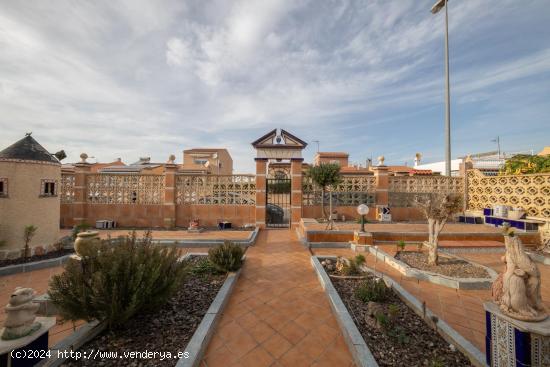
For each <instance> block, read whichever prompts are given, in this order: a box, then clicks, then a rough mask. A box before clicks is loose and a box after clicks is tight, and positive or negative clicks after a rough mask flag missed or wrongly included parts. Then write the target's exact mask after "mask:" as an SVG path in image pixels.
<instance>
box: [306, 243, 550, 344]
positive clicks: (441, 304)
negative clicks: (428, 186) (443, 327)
mask: <svg viewBox="0 0 550 367" xmlns="http://www.w3.org/2000/svg"><path fill="white" fill-rule="evenodd" d="M379 247H380V248H382V249H383V250H384V251H386V252H388V253H390V254H394V253H395V246H393V245H383V246H379ZM415 248H416V246H410V248H409V247H407V250H414V249H415ZM313 252H314V253H315V254H316V255H334V256H346V257H351V256H355V255H356V254H357V253H355V252H353V251H351V250H350V249H313ZM460 256H462V257H466V258H469V259H472V260H474V261H476V262H479V263H481V264H483V265H486V266H489V267H491V268H493V269H495V270H497V271H500V270H501V267H502V264H501V263H500V257H501V256H502V254H500V253H496V254H495V253H487V254H460ZM366 258H367V266H369V267H370V268H374V269H376V270H377V271H379V272H382V273H384V274H386V275H388V276H390V277H391V278H392V279H393V280H395V281H397V282H399V284H401V285H402V286H403V287H404V288H405V289H406V290H407V291H408V292H410V293H411V294H412V295H413V296H415V297H416V298H418V299H419V300H420V301H425V302H426V306H427V307H428V308H429V309H431V310H432V311H433V312H434V313H435V314H436V315H437V316H438V317H439V318H440V319H443V320H445V321H446V322H447V323H448V324H449V325H450V326H451V327H453V328H454V329H455V330H456V331H457V332H459V333H460V334H461V335H462V336H464V337H465V338H466V339H468V340H469V341H470V342H471V343H472V344H474V345H475V346H476V347H477V348H478V349H479V350H480V351H482V352H483V353H485V311H484V309H483V302H486V301H488V300H491V291H490V290H455V289H451V288H447V287H443V286H439V285H436V284H432V283H430V282H426V281H419V280H417V279H414V278H408V277H405V276H403V275H402V274H401V273H399V272H398V271H396V270H395V269H393V268H391V267H389V266H386V265H385V264H383V263H381V262H379V261H376V258H375V257H374V256H372V255H370V254H369V255H367V256H366ZM538 265H539V269H540V270H541V278H542V299H543V301H544V302H545V304H546V305H547V307H550V267H548V266H545V265H542V264H538Z"/></svg>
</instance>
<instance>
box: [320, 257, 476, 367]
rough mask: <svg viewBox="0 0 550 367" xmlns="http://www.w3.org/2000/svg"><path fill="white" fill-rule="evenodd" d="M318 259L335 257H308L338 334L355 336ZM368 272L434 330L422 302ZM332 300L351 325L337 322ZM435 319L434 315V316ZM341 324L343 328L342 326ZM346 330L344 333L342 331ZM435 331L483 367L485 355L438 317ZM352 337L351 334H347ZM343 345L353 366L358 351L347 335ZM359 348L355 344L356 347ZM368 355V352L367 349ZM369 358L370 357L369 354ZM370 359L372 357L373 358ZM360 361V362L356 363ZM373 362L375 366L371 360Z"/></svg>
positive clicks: (391, 283)
mask: <svg viewBox="0 0 550 367" xmlns="http://www.w3.org/2000/svg"><path fill="white" fill-rule="evenodd" d="M319 258H323V259H327V258H330V259H335V258H336V256H312V257H311V263H312V265H313V267H314V269H315V271H316V272H317V276H318V278H319V280H320V282H321V285H322V286H323V288H324V289H325V293H326V294H327V297H329V300H330V303H331V306H332V308H333V309H334V312H335V314H336V318H337V319H338V323H339V324H340V326H341V327H342V331H343V332H344V335H345V336H346V333H348V332H349V331H348V330H347V327H348V326H350V330H351V332H352V333H353V332H357V333H359V330H358V329H357V326H356V325H355V323H353V320H352V319H351V316H350V315H349V313H348V312H347V309H345V305H344V304H343V302H342V299H341V298H340V296H339V295H338V293H337V292H336V290H335V289H334V286H333V285H332V283H331V282H330V278H329V277H328V275H327V274H326V272H325V270H324V268H323V267H322V265H321V263H320V262H319ZM364 268H365V269H366V270H367V271H368V272H370V273H372V274H374V275H376V276H378V277H380V278H382V279H384V282H385V283H386V284H387V285H388V286H390V287H391V288H393V290H394V291H395V292H396V294H397V295H398V296H399V298H400V299H401V300H402V301H403V302H405V303H406V304H407V306H409V307H410V308H411V309H412V310H413V311H414V312H415V313H416V314H417V315H418V316H420V317H421V318H422V319H423V320H424V321H425V322H427V323H428V325H430V326H432V327H434V326H436V325H434V322H433V321H432V316H436V315H435V314H434V313H433V312H432V311H431V310H430V309H428V308H425V313H424V311H423V307H422V303H421V302H420V301H419V300H418V299H416V298H415V297H414V296H412V295H411V294H410V293H409V292H407V291H406V290H405V289H404V288H403V287H402V286H401V285H400V284H399V283H397V282H396V281H394V280H393V279H392V278H391V277H389V276H387V275H385V274H382V273H380V272H377V271H375V270H373V269H370V268H368V267H364ZM334 300H335V301H336V305H338V304H339V305H340V307H344V311H345V315H347V317H348V318H349V321H348V323H349V322H351V323H352V325H349V324H344V322H343V321H342V320H341V319H340V318H341V315H343V313H339V312H338V311H337V310H336V309H335V307H337V306H335V304H333V302H334ZM436 317H437V316H436ZM344 325H345V326H344ZM344 328H346V330H344ZM437 331H438V332H439V334H440V335H441V336H442V337H443V338H444V339H445V340H446V341H447V342H449V343H452V344H453V345H455V346H456V347H457V348H458V349H459V350H460V351H461V352H462V353H464V354H465V355H466V356H467V357H468V358H469V359H470V361H471V362H472V363H473V364H474V365H476V366H478V367H485V366H487V364H486V363H485V355H484V354H483V353H482V352H480V351H479V350H478V349H477V348H476V347H475V346H474V345H473V344H472V343H470V342H469V341H468V340H466V339H465V338H464V337H463V336H462V335H460V334H459V333H458V332H457V331H456V330H454V329H453V328H452V327H451V326H449V324H447V323H446V322H445V321H444V320H441V319H439V318H438V322H437ZM350 335H354V334H350ZM359 337H360V338H361V341H362V343H363V344H364V345H365V347H366V348H367V350H368V347H367V346H366V343H365V341H364V339H363V337H362V336H361V334H360V333H359ZM346 342H348V346H349V347H350V350H351V351H352V354H353V355H354V359H355V361H356V363H357V359H356V354H357V352H358V351H356V350H355V349H357V346H356V345H355V344H352V345H350V343H349V339H348V336H346ZM358 345H359V344H358ZM369 353H370V350H369ZM371 356H372V354H371ZM373 359H374V357H373ZM360 362H361V361H360ZM374 363H376V362H375V361H374ZM357 365H358V366H369V367H372V366H377V364H363V363H357Z"/></svg>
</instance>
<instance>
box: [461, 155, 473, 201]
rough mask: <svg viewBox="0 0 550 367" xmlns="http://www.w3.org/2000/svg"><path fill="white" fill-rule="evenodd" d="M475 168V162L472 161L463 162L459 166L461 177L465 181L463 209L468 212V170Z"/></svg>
mask: <svg viewBox="0 0 550 367" xmlns="http://www.w3.org/2000/svg"><path fill="white" fill-rule="evenodd" d="M473 168H474V162H472V161H471V160H463V161H462V162H460V165H459V172H460V176H461V177H462V179H463V180H464V181H463V183H464V196H463V197H462V200H463V202H462V209H463V210H464V211H466V210H468V170H470V169H473Z"/></svg>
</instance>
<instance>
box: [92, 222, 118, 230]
mask: <svg viewBox="0 0 550 367" xmlns="http://www.w3.org/2000/svg"><path fill="white" fill-rule="evenodd" d="M95 227H96V228H97V229H111V228H116V222H115V221H114V220H98V221H96V222H95Z"/></svg>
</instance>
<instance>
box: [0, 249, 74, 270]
mask: <svg viewBox="0 0 550 367" xmlns="http://www.w3.org/2000/svg"><path fill="white" fill-rule="evenodd" d="M73 253H74V249H73V248H70V249H62V250H55V251H50V252H48V253H45V254H43V255H33V256H29V257H18V258H17V259H4V260H0V268H3V267H4V266H9V265H18V264H27V263H32V262H35V261H41V260H48V259H55V258H58V257H62V256H65V255H69V254H73Z"/></svg>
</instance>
